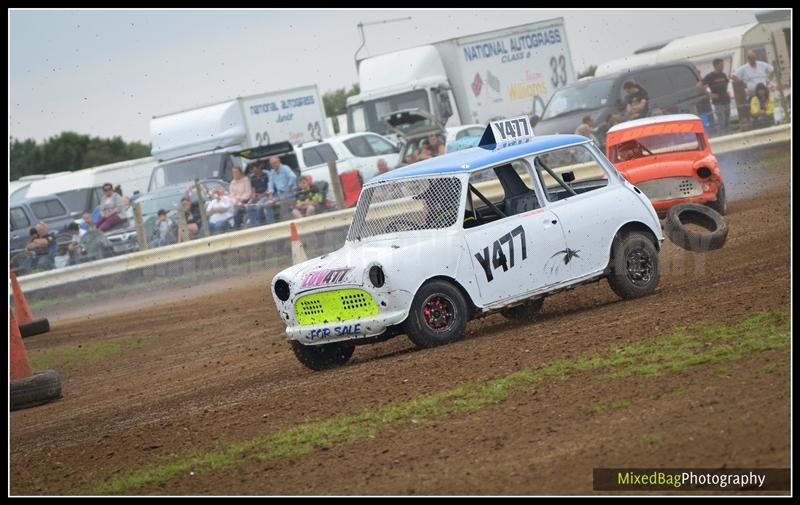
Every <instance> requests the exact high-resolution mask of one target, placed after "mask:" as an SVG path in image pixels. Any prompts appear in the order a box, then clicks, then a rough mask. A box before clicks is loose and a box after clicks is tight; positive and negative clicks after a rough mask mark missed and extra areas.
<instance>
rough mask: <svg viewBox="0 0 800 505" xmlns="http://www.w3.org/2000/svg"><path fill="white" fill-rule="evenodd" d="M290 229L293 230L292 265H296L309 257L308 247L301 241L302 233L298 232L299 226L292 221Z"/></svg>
mask: <svg viewBox="0 0 800 505" xmlns="http://www.w3.org/2000/svg"><path fill="white" fill-rule="evenodd" d="M289 229H290V230H291V232H292V265H296V264H298V263H302V262H303V261H305V260H307V259H308V257H307V256H306V249H305V248H304V247H303V243H302V242H300V234H299V233H297V226H296V225H295V224H294V223H291V224H290V225H289Z"/></svg>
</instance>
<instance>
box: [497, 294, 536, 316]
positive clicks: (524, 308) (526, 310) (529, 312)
mask: <svg viewBox="0 0 800 505" xmlns="http://www.w3.org/2000/svg"><path fill="white" fill-rule="evenodd" d="M543 305H544V297H542V298H537V299H536V300H533V301H529V302H525V303H523V304H522V305H517V306H515V307H509V308H507V309H503V310H501V311H500V313H501V314H503V316H504V317H506V318H508V319H512V320H515V321H533V320H535V319H536V317H537V316H538V315H539V312H541V311H542V306H543Z"/></svg>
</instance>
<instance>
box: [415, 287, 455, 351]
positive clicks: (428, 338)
mask: <svg viewBox="0 0 800 505" xmlns="http://www.w3.org/2000/svg"><path fill="white" fill-rule="evenodd" d="M468 320H469V309H468V307H467V301H466V299H465V298H464V295H463V294H462V293H461V291H460V290H459V289H458V288H457V287H455V286H454V285H453V284H451V283H450V282H447V281H442V280H435V281H431V282H428V283H427V284H425V285H423V286H422V287H421V288H420V289H419V291H417V294H416V296H414V301H413V302H411V309H410V310H409V313H408V319H406V322H405V332H406V334H407V335H408V338H410V339H411V341H412V342H414V344H415V345H416V346H417V347H421V348H425V347H436V346H439V345H444V344H449V343H450V342H454V341H456V340H458V339H460V338H462V337H463V336H464V330H465V329H466V327H467V321H468Z"/></svg>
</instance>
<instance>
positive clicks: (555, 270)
mask: <svg viewBox="0 0 800 505" xmlns="http://www.w3.org/2000/svg"><path fill="white" fill-rule="evenodd" d="M516 164H517V167H516V170H520V171H521V169H520V166H521V167H522V169H525V170H527V168H526V167H527V163H519V162H516ZM529 180H530V179H529ZM470 184H471V185H472V186H474V187H475V188H476V189H477V190H478V191H480V192H481V194H483V195H484V197H485V198H487V199H488V200H489V201H490V202H492V203H493V204H494V205H495V206H496V207H497V208H498V209H500V210H501V211H503V209H505V205H506V202H507V201H510V200H511V199H513V198H511V197H508V195H506V191H505V190H504V189H503V187H502V185H501V184H500V182H499V180H498V179H497V177H496V174H494V173H493V169H489V170H487V171H482V172H477V173H475V174H473V176H472V177H471V178H470ZM529 189H531V190H532V191H534V192H535V191H536V190H535V188H533V187H531V188H529ZM484 193H485V194H484ZM538 196H540V195H537V198H536V199H535V200H534V201H538V202H541V199H540V198H538ZM471 205H472V206H473V207H474V208H475V209H476V211H477V212H480V213H481V214H482V215H484V216H485V217H487V218H488V219H490V220H491V221H489V222H485V223H481V224H478V225H477V226H471V227H468V228H465V230H464V240H465V241H466V244H467V248H468V250H469V252H470V257H471V260H472V269H473V271H474V273H475V279H476V282H477V285H478V289H479V291H480V293H481V301H482V305H484V306H492V305H498V304H499V305H502V304H503V303H504V301H508V300H512V299H515V298H520V297H522V296H524V295H526V294H528V293H531V292H533V291H538V290H540V289H542V288H544V287H546V286H549V285H554V284H558V283H559V282H561V281H562V280H563V278H564V272H563V270H562V269H561V268H559V267H558V265H557V264H556V263H553V262H551V261H550V259H551V258H552V257H553V255H554V254H555V253H557V251H559V250H562V249H564V234H563V232H562V230H561V225H560V224H559V223H558V218H557V217H556V215H555V214H554V213H553V212H551V211H549V210H548V209H546V208H544V207H541V206H539V205H533V207H536V208H532V209H531V210H527V211H524V212H520V213H517V214H511V213H510V212H504V213H505V214H506V217H502V218H498V216H497V215H496V214H495V215H493V216H492V215H491V209H490V208H489V206H488V205H486V204H485V203H484V202H483V201H482V200H481V199H480V198H479V197H477V196H476V195H475V194H472V195H471ZM468 208H469V205H468ZM467 214H469V212H467Z"/></svg>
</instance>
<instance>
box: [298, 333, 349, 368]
mask: <svg viewBox="0 0 800 505" xmlns="http://www.w3.org/2000/svg"><path fill="white" fill-rule="evenodd" d="M355 348H356V347H355V345H353V344H352V343H348V342H332V343H330V344H320V345H303V344H301V343H300V342H298V341H296V340H292V351H294V355H295V356H297V359H298V361H300V363H302V364H304V365H305V366H307V367H308V368H310V369H312V370H317V371H320V370H326V369H328V368H335V367H337V366H341V365H344V364H345V363H347V362H348V361H349V360H350V358H351V357H352V356H353V351H354V350H355Z"/></svg>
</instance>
